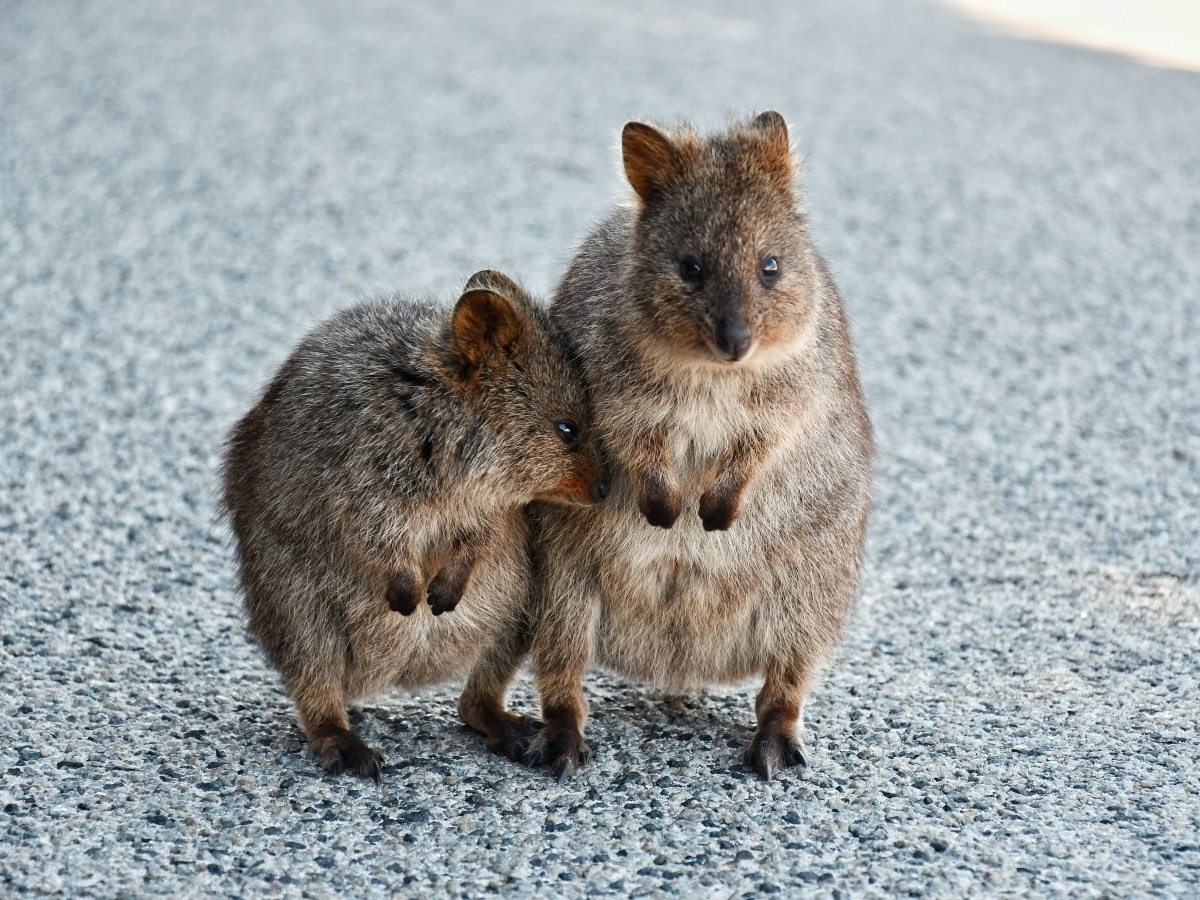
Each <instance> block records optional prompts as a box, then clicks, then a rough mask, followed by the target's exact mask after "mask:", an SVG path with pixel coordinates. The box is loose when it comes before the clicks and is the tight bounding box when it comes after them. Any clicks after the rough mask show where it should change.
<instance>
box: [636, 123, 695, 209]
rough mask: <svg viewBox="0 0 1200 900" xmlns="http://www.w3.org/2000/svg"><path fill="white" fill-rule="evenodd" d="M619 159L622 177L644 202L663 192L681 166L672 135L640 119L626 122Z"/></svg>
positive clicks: (673, 179) (677, 173) (680, 169)
mask: <svg viewBox="0 0 1200 900" xmlns="http://www.w3.org/2000/svg"><path fill="white" fill-rule="evenodd" d="M621 160H622V162H623V163H624V164H625V177H626V178H628V179H629V183H630V184H631V185H633V189H634V191H636V192H637V195H638V196H639V197H641V198H642V202H643V203H650V202H651V201H653V200H654V198H656V197H658V196H659V195H661V194H662V193H664V192H665V191H666V189H667V188H668V187H670V186H671V184H672V182H674V181H675V179H676V178H678V177H679V173H680V172H681V171H682V169H683V160H682V159H681V158H680V155H679V151H678V150H677V149H676V147H675V145H674V144H673V143H671V139H670V138H668V137H667V136H666V135H665V134H663V133H662V132H661V131H659V130H658V129H657V128H653V127H651V126H649V125H644V124H642V123H641V122H628V123H626V125H625V128H624V130H623V131H622V132H621Z"/></svg>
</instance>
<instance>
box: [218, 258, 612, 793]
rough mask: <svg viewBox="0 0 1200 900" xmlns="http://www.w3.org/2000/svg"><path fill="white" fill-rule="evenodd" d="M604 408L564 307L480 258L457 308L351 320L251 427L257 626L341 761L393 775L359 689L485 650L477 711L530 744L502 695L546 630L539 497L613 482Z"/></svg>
mask: <svg viewBox="0 0 1200 900" xmlns="http://www.w3.org/2000/svg"><path fill="white" fill-rule="evenodd" d="M589 426H590V415H589V412H588V407H587V402H586V394H585V391H584V389H583V386H582V382H581V380H580V377H579V375H578V372H577V370H576V368H575V367H574V365H573V363H572V362H571V360H570V359H569V356H568V354H567V352H566V351H565V348H564V347H563V345H562V342H561V341H560V340H559V338H558V337H557V336H556V330H555V328H554V326H553V325H552V324H551V322H550V320H549V316H548V315H547V313H546V311H545V310H544V309H542V308H541V307H539V306H537V305H536V304H535V303H534V302H533V301H532V300H530V298H529V297H528V296H527V295H526V294H525V292H524V291H522V290H521V289H520V288H519V287H518V286H517V285H516V284H515V283H514V282H512V281H511V280H509V279H508V278H507V277H506V276H504V275H502V274H500V273H499V272H479V273H477V274H476V275H474V276H472V277H471V279H470V280H469V281H468V282H467V285H466V288H465V290H464V293H463V294H462V296H461V297H460V298H459V300H458V303H457V305H456V306H454V308H453V309H451V308H450V307H448V306H445V305H440V304H436V303H431V302H418V301H408V300H402V299H392V300H385V301H379V302H373V303H366V304H363V305H361V306H358V307H355V308H352V309H349V310H346V311H344V312H342V313H340V314H338V315H336V316H334V317H333V318H332V319H331V320H330V321H328V322H327V323H325V324H324V325H322V326H320V327H318V328H317V329H316V330H314V331H313V332H312V333H311V334H310V335H309V336H308V337H307V338H306V339H305V340H304V341H303V342H302V343H301V345H300V347H299V348H298V349H297V350H296V352H295V353H294V354H293V355H292V357H291V358H290V359H289V360H288V361H287V362H286V363H284V365H283V367H282V368H281V369H280V371H279V373H278V374H277V375H276V376H275V379H274V380H273V381H272V382H271V384H270V386H269V387H268V388H267V390H266V393H265V394H264V396H263V398H262V400H261V401H260V402H259V403H258V405H257V406H255V407H254V409H252V410H251V411H250V412H249V413H248V414H247V415H246V416H245V418H243V419H242V420H241V421H240V422H239V423H238V425H237V426H236V427H235V428H234V430H233V432H232V434H231V435H230V438H229V442H228V449H227V455H226V458H225V467H224V505H225V508H226V510H227V513H228V515H229V518H230V520H231V521H232V525H233V533H234V537H235V539H236V545H237V553H238V559H239V563H240V576H241V583H242V587H243V589H244V592H245V604H246V614H247V618H248V622H249V628H250V631H251V632H252V633H253V635H254V636H255V637H256V638H257V639H258V641H259V643H260V644H261V645H262V647H263V649H264V651H265V652H266V655H267V657H268V659H269V660H270V661H271V663H272V664H273V665H274V666H275V668H276V669H278V670H279V672H280V674H281V675H282V677H283V681H284V684H285V686H286V687H287V690H288V691H289V692H290V693H291V695H292V697H293V698H294V699H295V701H296V705H297V707H298V710H299V713H300V721H301V723H302V725H303V727H304V731H305V733H306V735H307V736H308V741H309V745H310V746H311V747H312V750H313V753H314V754H315V755H316V756H317V758H318V759H319V760H320V761H321V763H322V764H323V765H324V766H325V768H326V770H328V771H329V772H330V773H333V774H336V773H338V772H341V771H343V770H348V771H350V772H353V773H355V774H357V775H360V776H364V777H371V778H374V779H375V780H378V779H379V776H380V767H381V761H382V757H381V755H380V754H379V752H378V751H377V750H374V749H372V748H370V747H368V746H367V744H366V743H365V742H364V741H363V740H362V739H361V738H360V737H359V736H358V735H357V734H355V733H354V732H353V731H352V730H350V726H349V720H348V719H347V716H346V704H347V703H348V702H351V701H353V700H355V699H356V698H361V697H364V696H366V695H369V694H372V693H376V692H378V691H381V690H384V689H387V688H391V687H396V686H404V687H417V686H420V685H424V684H430V683H433V682H437V681H442V680H445V679H447V678H451V677H454V676H457V675H459V674H461V673H464V672H466V671H469V670H470V668H471V666H472V664H474V666H475V668H474V672H473V674H472V676H471V679H470V681H469V682H468V684H467V689H466V691H465V693H464V694H463V698H462V700H461V702H460V712H461V714H462V716H463V718H464V720H465V721H466V722H467V724H468V725H470V726H471V727H473V728H475V729H476V730H477V731H480V732H482V733H483V734H485V735H486V737H487V743H488V746H489V748H490V749H492V750H493V751H495V752H499V753H504V754H506V755H508V756H510V757H513V758H518V759H520V758H523V756H524V753H525V748H526V743H527V741H528V739H529V737H530V736H531V735H532V733H533V729H534V728H535V727H536V725H537V724H538V723H536V722H533V721H532V720H530V719H527V718H522V717H518V716H514V715H511V714H509V713H508V712H506V711H505V708H504V700H505V697H504V692H505V686H506V685H507V684H508V682H509V681H510V680H511V678H512V676H513V674H514V672H515V670H516V669H517V667H518V666H519V665H520V662H521V660H522V658H523V656H524V654H525V651H526V646H527V644H526V642H527V638H528V635H527V629H526V619H525V611H526V606H527V599H528V596H529V591H530V570H529V556H528V533H527V526H526V524H525V517H524V514H523V512H522V505H523V504H526V503H528V502H530V501H533V500H543V501H550V502H555V503H568V504H573V505H579V506H586V505H590V504H592V503H594V502H596V501H598V500H601V499H603V498H604V497H605V495H606V493H607V491H608V488H607V475H606V474H605V471H604V468H603V466H602V464H601V463H600V462H599V460H598V458H597V456H596V454H595V452H594V450H593V449H592V443H591V441H590V439H589V434H588V432H589ZM425 601H428V603H427V604H426V602H425ZM451 610H453V612H452V613H451Z"/></svg>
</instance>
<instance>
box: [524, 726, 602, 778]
mask: <svg viewBox="0 0 1200 900" xmlns="http://www.w3.org/2000/svg"><path fill="white" fill-rule="evenodd" d="M591 758H592V748H591V747H589V746H588V745H587V742H586V741H585V740H584V739H583V735H582V734H580V733H579V729H578V728H576V727H574V725H547V726H546V727H545V728H543V729H542V730H541V732H540V733H539V734H538V735H537V736H536V737H535V738H534V739H533V741H532V742H531V743H530V745H529V751H528V752H527V753H526V754H525V764H526V765H528V766H545V767H546V768H547V769H549V770H550V774H551V775H553V776H554V777H555V778H557V779H558V780H559V781H563V780H564V779H566V778H569V777H570V776H572V775H574V774H575V772H576V771H578V769H579V767H580V766H583V765H587V763H588V762H589V761H590V760H591Z"/></svg>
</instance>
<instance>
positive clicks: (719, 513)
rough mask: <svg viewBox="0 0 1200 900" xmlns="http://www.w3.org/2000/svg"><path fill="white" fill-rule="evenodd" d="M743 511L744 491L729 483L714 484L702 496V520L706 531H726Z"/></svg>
mask: <svg viewBox="0 0 1200 900" xmlns="http://www.w3.org/2000/svg"><path fill="white" fill-rule="evenodd" d="M741 511H742V492H741V490H740V489H739V488H737V487H733V486H728V485H713V486H712V487H711V488H709V489H708V490H707V491H705V492H704V496H702V497H701V498H700V522H701V524H702V525H703V526H704V530H705V531H724V530H725V529H727V528H728V527H729V526H730V525H732V524H733V520H734V519H736V518H737V517H738V513H740V512H741Z"/></svg>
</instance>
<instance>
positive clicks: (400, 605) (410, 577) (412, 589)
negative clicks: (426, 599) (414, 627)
mask: <svg viewBox="0 0 1200 900" xmlns="http://www.w3.org/2000/svg"><path fill="white" fill-rule="evenodd" d="M423 587H424V585H423V584H421V580H420V579H419V578H418V577H417V576H416V574H415V573H413V572H400V573H398V574H397V575H395V576H394V577H393V578H392V580H391V582H390V583H389V584H388V589H387V603H388V606H389V607H390V608H391V610H392V611H393V612H398V613H400V615H402V616H411V615H412V614H413V613H414V612H416V611H417V604H419V603H420V602H421V593H422V588H423Z"/></svg>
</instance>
